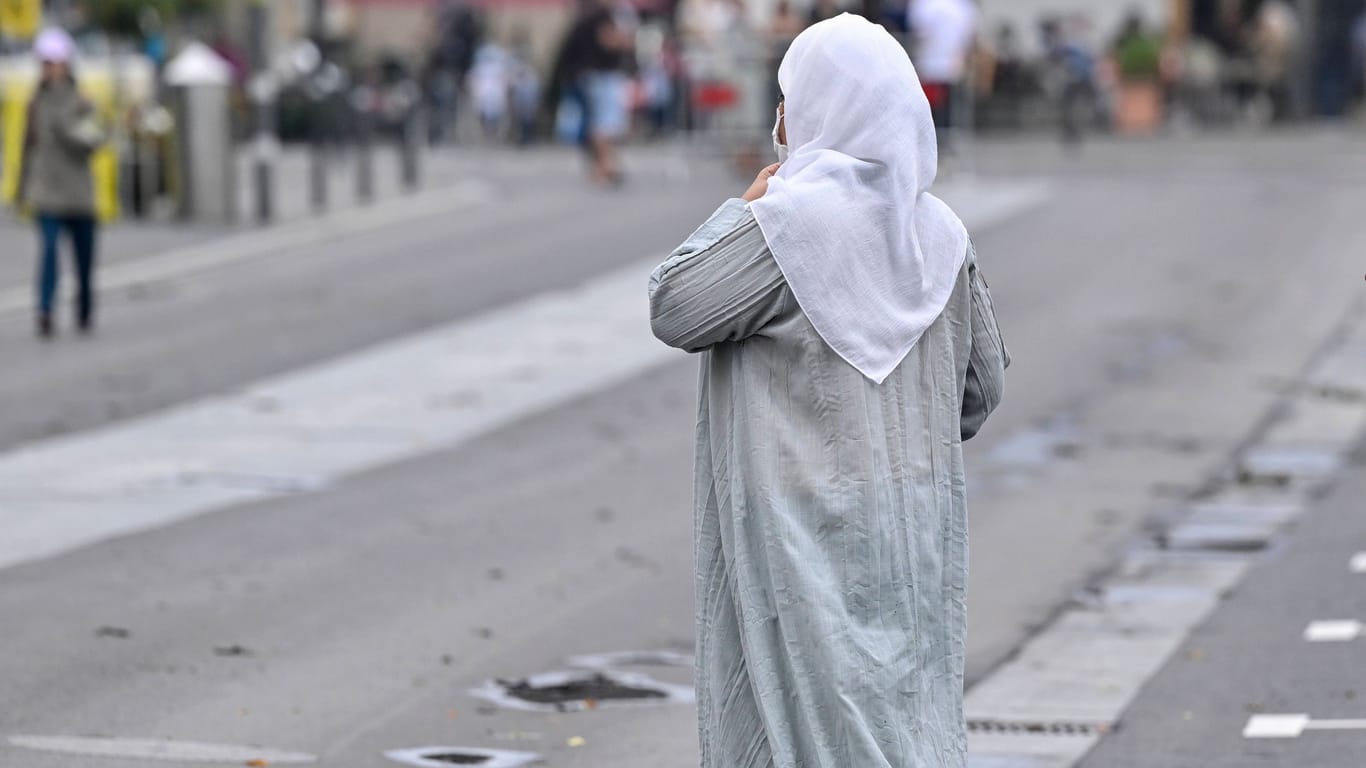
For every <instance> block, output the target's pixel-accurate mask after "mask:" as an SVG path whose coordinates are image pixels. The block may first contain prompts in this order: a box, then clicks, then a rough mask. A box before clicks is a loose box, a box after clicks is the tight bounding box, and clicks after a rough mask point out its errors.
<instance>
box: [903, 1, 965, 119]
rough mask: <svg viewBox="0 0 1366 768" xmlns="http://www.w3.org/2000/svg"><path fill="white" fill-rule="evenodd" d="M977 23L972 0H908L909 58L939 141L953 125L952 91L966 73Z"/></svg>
mask: <svg viewBox="0 0 1366 768" xmlns="http://www.w3.org/2000/svg"><path fill="white" fill-rule="evenodd" d="M977 23H978V11H977V6H976V5H974V4H973V3H972V2H971V0H910V3H909V4H908V5H907V7H906V24H907V26H908V27H909V28H910V30H911V39H912V41H913V42H914V53H913V56H912V58H913V59H914V61H915V67H916V71H917V72H919V73H920V80H921V82H922V83H924V86H925V96H926V97H927V98H929V100H930V108H931V109H932V110H933V111H934V124H935V127H936V128H939V129H940V137H941V140H942V139H943V138H944V137H945V134H946V133H947V129H950V128H952V127H954V126H953V111H954V106H953V101H954V96H955V91H956V90H958V87H959V84H960V83H961V82H962V81H963V79H964V77H965V76H966V74H967V69H968V56H969V54H971V52H972V47H973V43H974V41H975V40H976V37H977Z"/></svg>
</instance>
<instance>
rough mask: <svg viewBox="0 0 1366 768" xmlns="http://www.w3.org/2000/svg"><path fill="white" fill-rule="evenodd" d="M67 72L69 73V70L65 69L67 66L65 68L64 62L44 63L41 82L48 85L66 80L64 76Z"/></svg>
mask: <svg viewBox="0 0 1366 768" xmlns="http://www.w3.org/2000/svg"><path fill="white" fill-rule="evenodd" d="M69 71H70V70H68V69H67V66H66V63H65V62H61V61H45V62H43V80H44V81H45V82H49V83H50V82H53V81H56V80H65V79H66V76H67V73H68V72H69Z"/></svg>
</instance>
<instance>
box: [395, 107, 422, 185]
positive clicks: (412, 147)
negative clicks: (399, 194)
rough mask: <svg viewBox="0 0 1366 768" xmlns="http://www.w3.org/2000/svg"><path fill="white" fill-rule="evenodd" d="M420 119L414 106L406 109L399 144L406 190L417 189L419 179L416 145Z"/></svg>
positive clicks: (419, 140)
mask: <svg viewBox="0 0 1366 768" xmlns="http://www.w3.org/2000/svg"><path fill="white" fill-rule="evenodd" d="M420 127H421V121H420V120H419V119H418V110H417V109H416V108H414V109H411V110H409V111H408V116H407V117H406V118H405V119H404V121H403V139H402V143H401V144H400V145H399V153H400V155H401V157H400V161H401V164H402V166H403V168H402V170H403V187H404V189H406V190H408V191H410V192H411V191H413V190H415V189H417V187H418V184H419V183H420V181H421V179H420V178H419V168H418V146H419V144H420V142H421V138H420V136H419V134H420V130H419V129H420Z"/></svg>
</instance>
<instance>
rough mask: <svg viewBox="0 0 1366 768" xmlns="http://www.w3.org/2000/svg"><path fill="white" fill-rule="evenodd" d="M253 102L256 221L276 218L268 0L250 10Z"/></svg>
mask: <svg viewBox="0 0 1366 768" xmlns="http://www.w3.org/2000/svg"><path fill="white" fill-rule="evenodd" d="M248 13H249V15H248V22H249V27H250V34H249V37H250V41H249V42H250V58H251V71H252V93H251V96H252V102H253V105H254V108H255V112H256V146H255V153H254V154H255V158H254V160H253V164H252V177H253V181H254V187H255V190H256V220H257V221H259V222H260V223H262V224H269V223H270V222H271V221H272V220H273V219H274V218H275V152H276V147H277V146H278V145H279V138H278V137H277V136H276V134H275V96H276V93H275V87H274V82H273V78H272V75H271V74H270V37H271V18H270V3H269V2H268V0H254V1H253V2H252V4H251V8H250V9H249V11H248Z"/></svg>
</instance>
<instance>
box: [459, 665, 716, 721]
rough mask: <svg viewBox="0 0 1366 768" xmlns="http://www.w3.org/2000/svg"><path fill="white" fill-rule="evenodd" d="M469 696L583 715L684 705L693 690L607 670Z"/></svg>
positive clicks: (494, 684) (502, 683)
mask: <svg viewBox="0 0 1366 768" xmlns="http://www.w3.org/2000/svg"><path fill="white" fill-rule="evenodd" d="M470 694H471V695H473V696H474V697H475V698H478V699H483V700H484V701H487V702H489V703H491V704H495V705H497V706H499V707H503V708H504V709H516V710H522V711H526V712H580V711H583V710H588V709H596V708H598V707H623V706H641V705H649V704H684V703H692V701H693V700H694V693H693V689H692V688H691V687H688V686H682V685H674V684H672V683H665V682H662V681H659V680H656V679H654V678H652V677H649V676H647V675H640V674H635V673H630V672H611V671H606V670H574V671H571V672H546V673H544V674H539V675H532V676H531V677H528V678H526V679H525V680H517V681H507V680H496V681H490V682H487V683H485V684H484V685H483V686H481V687H479V688H474V689H472V690H471V691H470Z"/></svg>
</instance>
